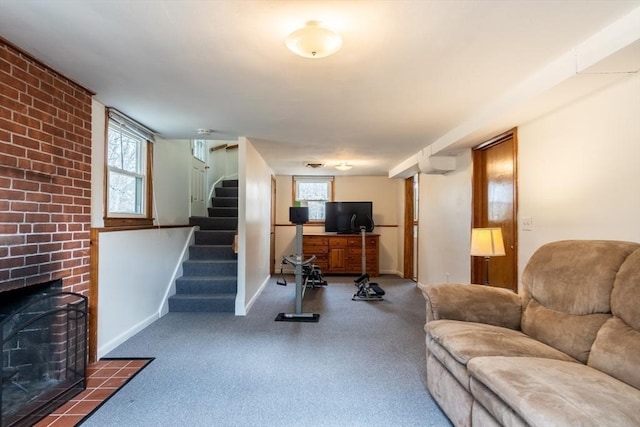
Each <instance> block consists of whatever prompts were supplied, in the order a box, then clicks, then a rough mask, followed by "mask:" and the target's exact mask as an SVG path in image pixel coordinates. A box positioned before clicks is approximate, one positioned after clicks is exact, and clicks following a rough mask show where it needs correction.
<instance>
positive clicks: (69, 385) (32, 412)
mask: <svg viewBox="0 0 640 427" xmlns="http://www.w3.org/2000/svg"><path fill="white" fill-rule="evenodd" d="M23 301H24V300H23ZM2 311H3V312H4V313H0V319H1V320H2V321H1V323H0V325H1V326H2V391H1V392H2V399H1V400H0V409H1V410H2V421H1V422H0V427H9V426H23V425H24V426H26V425H33V424H34V423H35V422H36V421H37V420H39V419H41V418H43V417H45V416H47V415H48V414H49V413H51V412H52V411H53V410H55V409H56V408H58V407H59V406H60V405H62V404H63V403H65V402H67V401H68V400H70V399H71V398H72V397H73V396H75V395H76V394H78V393H79V392H81V391H82V390H84V389H85V387H86V384H85V381H86V368H87V298H86V297H85V296H83V295H80V294H76V293H71V292H59V291H55V292H43V293H40V294H39V295H37V296H35V297H30V298H28V299H27V300H26V302H23V306H22V307H20V308H19V309H15V304H13V306H12V307H10V310H9V311H10V312H7V307H4V309H3V310H2Z"/></svg>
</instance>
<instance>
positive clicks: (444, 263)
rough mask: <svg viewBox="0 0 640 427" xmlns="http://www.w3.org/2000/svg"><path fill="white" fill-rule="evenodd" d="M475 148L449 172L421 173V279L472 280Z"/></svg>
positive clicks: (419, 243) (429, 281) (420, 281)
mask: <svg viewBox="0 0 640 427" xmlns="http://www.w3.org/2000/svg"><path fill="white" fill-rule="evenodd" d="M471 173H472V169H471V150H467V151H466V152H464V153H462V154H461V155H459V156H458V169H457V170H456V171H454V172H450V173H448V174H446V175H425V174H421V175H420V194H419V198H420V200H419V206H420V207H419V219H418V282H419V283H444V282H452V283H453V282H459V283H468V282H469V280H470V270H469V268H470V258H469V241H470V239H471Z"/></svg>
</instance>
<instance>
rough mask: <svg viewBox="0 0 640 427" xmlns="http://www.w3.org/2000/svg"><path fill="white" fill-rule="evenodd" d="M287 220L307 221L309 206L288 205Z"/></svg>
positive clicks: (297, 222) (300, 222)
mask: <svg viewBox="0 0 640 427" xmlns="http://www.w3.org/2000/svg"><path fill="white" fill-rule="evenodd" d="M289 221H291V222H293V223H294V224H304V223H305V222H309V208H299V207H293V206H292V207H290V208H289Z"/></svg>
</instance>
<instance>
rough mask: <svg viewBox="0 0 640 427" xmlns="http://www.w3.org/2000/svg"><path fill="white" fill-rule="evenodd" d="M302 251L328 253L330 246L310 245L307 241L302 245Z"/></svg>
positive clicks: (306, 252)
mask: <svg viewBox="0 0 640 427" xmlns="http://www.w3.org/2000/svg"><path fill="white" fill-rule="evenodd" d="M302 252H303V253H305V254H309V255H315V254H326V253H327V252H329V247H328V246H316V245H308V244H306V243H305V244H304V245H302Z"/></svg>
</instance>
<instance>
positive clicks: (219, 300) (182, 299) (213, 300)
mask: <svg viewBox="0 0 640 427" xmlns="http://www.w3.org/2000/svg"><path fill="white" fill-rule="evenodd" d="M235 300H236V294H235V293H228V294H180V295H173V296H171V297H170V298H169V311H173V312H216V313H218V312H234V311H235Z"/></svg>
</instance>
